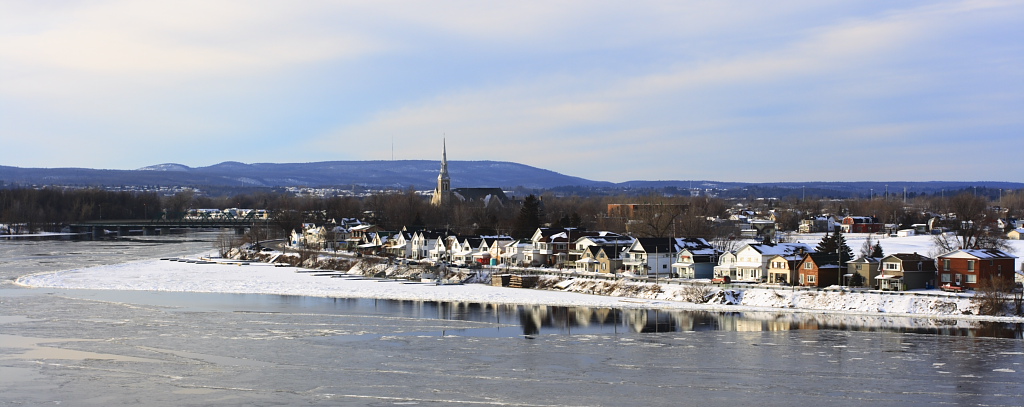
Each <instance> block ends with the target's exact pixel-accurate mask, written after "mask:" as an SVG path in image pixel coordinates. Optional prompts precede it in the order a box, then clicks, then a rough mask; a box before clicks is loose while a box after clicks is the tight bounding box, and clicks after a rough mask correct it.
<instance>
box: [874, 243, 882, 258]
mask: <svg viewBox="0 0 1024 407" xmlns="http://www.w3.org/2000/svg"><path fill="white" fill-rule="evenodd" d="M871 257H874V258H878V259H880V258H882V257H885V254H883V253H882V242H875V247H874V249H873V250H871Z"/></svg>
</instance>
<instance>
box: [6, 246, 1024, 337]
mask: <svg viewBox="0 0 1024 407" xmlns="http://www.w3.org/2000/svg"><path fill="white" fill-rule="evenodd" d="M392 267H394V266H392ZM365 272H366V270H353V271H352V272H339V271H328V270H313V269H308V268H302V267H294V266H289V267H279V266H275V265H271V264H267V263H255V262H252V263H250V262H243V261H233V260H217V261H214V262H207V263H206V264H200V263H186V262H182V261H171V260H143V261H135V262H130V263H124V264H118V265H110V266H100V267H91V268H81V269H74V270H66V271H59V272H47V273H38V274H33V275H27V276H22V277H20V278H18V279H17V280H16V284H18V285H22V286H26V287H39V288H55V289H101V290H140V291H173V292H202V293H238V294H276V295H300V296H317V297H335V298H376V299H389V300H413V301H449V302H473V303H491V304H517V305H552V306H582V307H610V308H645V309H652V308H653V309H679V310H707V311H743V312H755V311H757V312H808V313H826V314H851V315H870V316H906V317H918V318H942V319H966V320H982V321H999V322H1015V323H1020V322H1024V318H1022V317H1013V316H1001V317H995V316H982V315H977V307H976V305H975V304H973V303H972V301H971V296H970V295H967V294H953V293H942V292H938V291H935V292H927V293H923V294H926V295H915V294H904V295H893V294H891V293H890V294H886V293H878V292H850V291H839V290H837V291H827V290H826V291H804V290H790V289H771V288H745V289H738V288H724V289H723V288H720V287H707V286H705V287H706V291H696V290H694V289H693V286H687V285H674V284H673V285H667V284H652V283H644V282H625V281H606V280H595V279H590V278H586V277H575V278H560V277H552V276H548V277H544V279H543V280H542V284H541V286H542V287H545V288H547V289H516V288H504V287H493V286H490V285H485V284H452V285H436V284H433V283H421V282H418V281H408V280H396V279H384V278H372V277H366V276H364V274H365ZM695 296H699V297H700V298H704V299H703V300H700V299H696V298H697V297H695Z"/></svg>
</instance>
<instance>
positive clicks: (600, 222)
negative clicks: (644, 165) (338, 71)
mask: <svg viewBox="0 0 1024 407" xmlns="http://www.w3.org/2000/svg"><path fill="white" fill-rule="evenodd" d="M972 192H973V191H969V190H965V191H961V192H960V193H958V194H955V195H953V194H951V195H948V196H935V195H931V196H916V197H914V198H911V199H907V200H904V199H896V198H892V197H884V198H881V197H875V198H873V199H863V198H859V199H853V198H851V199H820V198H813V199H801V198H800V197H789V198H785V199H759V198H748V199H736V198H729V199H725V198H717V197H710V196H665V195H664V194H662V193H656V192H652V193H650V194H648V195H641V196H637V195H635V194H634V195H629V196H627V195H620V196H579V195H564V194H558V193H555V192H553V191H544V192H539V193H536V194H531V195H527V196H525V197H520V198H519V199H516V200H512V201H509V202H503V203H496V202H492V203H491V204H489V205H484V204H483V203H481V202H462V201H458V200H452V201H451V203H450V204H448V205H445V206H443V207H436V206H432V205H430V202H429V197H424V196H422V195H419V194H418V193H416V191H415V190H413V189H412V188H409V189H406V190H401V191H385V192H378V193H374V194H370V195H368V196H365V197H351V196H346V197H316V196H296V195H294V194H290V193H287V192H283V191H271V190H268V191H261V192H255V193H244V194H236V195H225V196H219V197H211V196H204V195H200V194H197V193H195V192H193V191H191V190H185V191H182V192H178V193H176V194H174V195H170V196H161V195H159V194H157V193H154V192H120V191H119V192H113V191H105V190H102V189H62V188H42V189H31V188H16V189H0V224H6V225H12V229H24V230H28V231H35V230H46V231H55V230H59V229H60V228H61V227H62V225H65V224H67V223H69V222H80V221H90V220H104V219H109V220H140V219H178V218H181V217H182V216H184V215H185V213H186V212H187V211H188V210H189V209H198V208H216V209H226V208H247V209H265V210H267V211H268V212H269V213H270V214H271V217H272V219H273V220H272V221H270V222H269V223H270V224H269V225H268V226H269V227H272V228H274V229H276V230H275V232H280V233H289V232H290V231H291V230H298V229H300V228H301V224H302V223H316V224H326V223H328V222H330V221H331V220H339V221H340V220H341V219H343V218H358V219H361V220H363V221H368V222H371V223H373V224H376V225H379V226H381V227H382V228H384V229H385V230H400V229H401V228H403V227H408V228H428V229H436V230H449V231H451V232H452V233H457V234H467V235H468V234H477V235H496V234H503V235H511V236H513V237H516V238H524V237H529V235H530V234H532V233H533V231H535V230H536V229H537V227H541V226H551V227H575V228H585V229H588V230H607V231H612V232H618V233H627V234H630V235H634V236H637V237H665V236H686V237H703V238H708V239H715V238H725V237H730V236H735V235H736V234H737V232H738V231H737V230H736V227H735V226H732V224H730V223H728V222H715V221H713V220H715V219H726V218H728V217H729V215H730V214H731V213H736V212H737V210H742V211H743V212H744V213H748V214H752V215H754V216H767V215H769V214H772V216H773V217H774V220H775V223H776V224H777V225H778V228H779V230H781V231H792V230H797V228H798V227H799V224H800V221H801V220H802V219H806V218H808V217H810V216H815V215H819V214H831V215H836V216H846V215H855V216H874V217H876V218H878V220H879V221H880V222H882V223H887V224H897V225H901V226H902V227H910V225H913V224H920V223H928V222H929V221H930V219H932V218H933V216H934V215H936V214H942V215H943V218H942V220H941V221H940V222H934V221H933V223H936V224H935V225H934V226H937V227H943V228H946V229H948V230H952V231H957V232H958V233H957V237H956V239H957V240H956V241H952V242H949V244H950V245H957V246H960V247H977V246H986V245H990V244H991V241H990V240H991V239H992V237H994V236H997V235H1001V234H1002V233H1004V232H1005V231H1004V230H998V231H997V230H995V222H996V220H997V219H1014V218H1021V217H1024V191H1007V192H1004V193H1001V194H1000V195H999V197H998V198H997V199H992V198H990V197H988V196H984V195H975V194H973V193H972ZM610 205H611V206H610ZM614 205H619V206H614ZM14 225H16V226H14ZM12 232H14V230H12ZM274 234H275V235H276V234H278V233H274Z"/></svg>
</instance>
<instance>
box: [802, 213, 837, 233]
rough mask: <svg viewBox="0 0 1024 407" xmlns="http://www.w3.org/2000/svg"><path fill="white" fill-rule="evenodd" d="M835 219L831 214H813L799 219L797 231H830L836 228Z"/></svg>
mask: <svg viewBox="0 0 1024 407" xmlns="http://www.w3.org/2000/svg"><path fill="white" fill-rule="evenodd" d="M836 223H838V222H836V220H835V218H834V217H832V216H815V217H812V218H808V219H804V220H801V221H800V226H798V228H797V231H798V232H800V233H820V232H832V231H835V228H836Z"/></svg>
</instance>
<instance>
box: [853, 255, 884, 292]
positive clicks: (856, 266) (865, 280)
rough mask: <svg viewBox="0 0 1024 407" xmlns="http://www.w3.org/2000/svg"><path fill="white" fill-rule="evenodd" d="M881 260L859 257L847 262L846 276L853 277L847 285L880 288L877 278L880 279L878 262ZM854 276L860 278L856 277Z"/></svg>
mask: <svg viewBox="0 0 1024 407" xmlns="http://www.w3.org/2000/svg"><path fill="white" fill-rule="evenodd" d="M880 260H881V258H880V257H858V258H856V259H854V260H851V261H848V262H846V274H847V275H849V276H850V277H851V279H850V281H849V282H847V284H848V285H852V286H859V287H864V286H866V287H874V288H878V280H876V279H875V277H878V273H879V269H878V262H879V261H880ZM854 275H857V276H859V277H854ZM857 283H859V284H857Z"/></svg>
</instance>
